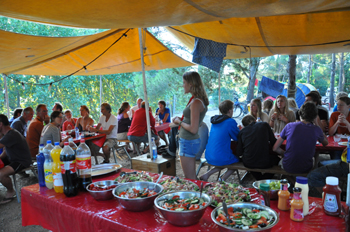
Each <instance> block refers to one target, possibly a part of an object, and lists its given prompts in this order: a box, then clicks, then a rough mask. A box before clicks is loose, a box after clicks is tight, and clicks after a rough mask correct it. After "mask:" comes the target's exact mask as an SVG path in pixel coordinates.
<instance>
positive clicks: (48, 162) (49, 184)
mask: <svg viewBox="0 0 350 232" xmlns="http://www.w3.org/2000/svg"><path fill="white" fill-rule="evenodd" d="M52 149H53V146H52V143H51V140H47V142H46V146H45V147H44V149H43V153H44V156H45V162H44V173H45V185H46V188H48V189H52V188H53V177H52V158H51V150H52Z"/></svg>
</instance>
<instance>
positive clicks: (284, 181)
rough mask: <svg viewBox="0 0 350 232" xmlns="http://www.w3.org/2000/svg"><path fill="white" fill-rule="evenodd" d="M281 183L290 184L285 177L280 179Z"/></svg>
mask: <svg viewBox="0 0 350 232" xmlns="http://www.w3.org/2000/svg"><path fill="white" fill-rule="evenodd" d="M280 183H281V184H288V180H286V179H283V180H281V181H280Z"/></svg>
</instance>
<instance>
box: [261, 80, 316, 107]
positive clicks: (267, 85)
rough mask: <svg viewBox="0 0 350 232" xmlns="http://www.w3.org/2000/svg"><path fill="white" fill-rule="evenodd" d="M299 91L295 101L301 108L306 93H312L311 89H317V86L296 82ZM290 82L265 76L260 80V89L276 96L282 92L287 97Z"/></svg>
mask: <svg viewBox="0 0 350 232" xmlns="http://www.w3.org/2000/svg"><path fill="white" fill-rule="evenodd" d="M296 86H297V92H296V95H295V101H296V102H297V104H298V107H299V108H300V107H301V106H302V104H304V102H305V95H306V94H308V93H310V91H313V90H316V88H315V87H314V86H312V85H310V84H306V83H296ZM287 88H288V84H284V83H280V82H278V81H275V80H272V79H270V78H268V77H265V76H263V77H262V79H261V82H260V86H259V90H260V91H262V92H264V93H266V94H268V95H270V96H272V97H274V98H276V97H277V96H278V95H280V94H282V95H284V96H286V97H287V93H288V90H287Z"/></svg>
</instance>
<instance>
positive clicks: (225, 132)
mask: <svg viewBox="0 0 350 232" xmlns="http://www.w3.org/2000/svg"><path fill="white" fill-rule="evenodd" d="M211 123H212V125H211V129H210V133H209V140H208V144H207V147H206V151H205V158H206V160H207V162H208V163H209V164H211V165H215V166H223V165H228V164H232V163H236V162H238V161H239V159H238V158H237V157H236V156H235V155H234V154H233V153H232V150H231V139H233V140H235V141H237V135H238V133H239V129H238V127H237V123H236V121H235V120H234V119H232V118H230V117H228V116H227V115H216V116H213V117H212V118H211Z"/></svg>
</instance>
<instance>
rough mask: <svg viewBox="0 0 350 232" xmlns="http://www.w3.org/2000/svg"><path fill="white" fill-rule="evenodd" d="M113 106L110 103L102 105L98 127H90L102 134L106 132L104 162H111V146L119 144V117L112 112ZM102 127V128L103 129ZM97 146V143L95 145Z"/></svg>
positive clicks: (103, 148)
mask: <svg viewBox="0 0 350 232" xmlns="http://www.w3.org/2000/svg"><path fill="white" fill-rule="evenodd" d="M111 112H112V108H111V106H110V105H109V104H108V103H103V104H102V105H101V113H102V115H101V117H100V121H99V122H98V124H97V126H96V128H93V127H90V128H89V130H90V131H93V132H98V133H100V134H106V135H107V136H106V142H105V143H104V144H103V147H102V150H103V157H104V161H103V163H109V157H110V153H111V151H110V150H111V148H112V147H114V146H115V145H117V143H118V141H117V134H118V119H117V117H116V116H114V115H113V114H111ZM101 127H102V129H101ZM95 146H96V145H95ZM96 147H97V146H96Z"/></svg>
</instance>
